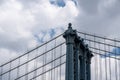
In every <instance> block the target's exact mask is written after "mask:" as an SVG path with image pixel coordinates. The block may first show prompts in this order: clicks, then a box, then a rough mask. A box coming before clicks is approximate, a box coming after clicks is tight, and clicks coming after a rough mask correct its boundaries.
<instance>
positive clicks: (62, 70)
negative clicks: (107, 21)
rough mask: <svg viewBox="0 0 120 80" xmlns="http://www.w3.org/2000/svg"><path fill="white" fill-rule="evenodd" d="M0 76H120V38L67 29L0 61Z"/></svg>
mask: <svg viewBox="0 0 120 80" xmlns="http://www.w3.org/2000/svg"><path fill="white" fill-rule="evenodd" d="M0 80H120V41H119V40H116V39H110V38H106V37H102V36H98V35H95V34H90V33H85V32H80V31H77V30H74V29H72V24H71V23H70V24H69V26H68V29H67V30H66V31H65V32H64V33H62V34H60V35H58V36H56V37H54V38H53V39H51V40H49V41H47V42H45V43H43V44H42V45H39V46H37V47H36V48H34V49H32V50H29V51H28V52H26V53H24V54H22V55H20V56H18V57H16V58H14V59H12V60H10V61H8V62H6V63H4V64H2V65H0Z"/></svg>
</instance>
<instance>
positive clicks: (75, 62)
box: [63, 23, 93, 80]
mask: <svg viewBox="0 0 120 80" xmlns="http://www.w3.org/2000/svg"><path fill="white" fill-rule="evenodd" d="M71 26H72V24H71V23H69V25H68V29H67V30H66V31H65V32H64V34H63V37H64V38H65V40H66V75H65V80H91V71H90V64H91V58H92V56H93V54H92V53H91V51H90V50H89V48H88V45H87V44H85V43H84V39H83V38H81V37H79V36H78V35H77V31H76V30H73V29H72V27H71Z"/></svg>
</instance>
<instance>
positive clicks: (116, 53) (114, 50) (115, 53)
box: [101, 48, 120, 58]
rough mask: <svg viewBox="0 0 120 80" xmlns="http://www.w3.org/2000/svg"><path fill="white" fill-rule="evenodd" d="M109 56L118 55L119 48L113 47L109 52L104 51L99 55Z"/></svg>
mask: <svg viewBox="0 0 120 80" xmlns="http://www.w3.org/2000/svg"><path fill="white" fill-rule="evenodd" d="M109 56H120V48H114V49H113V50H112V51H111V53H105V54H103V55H101V57H102V58H106V57H109Z"/></svg>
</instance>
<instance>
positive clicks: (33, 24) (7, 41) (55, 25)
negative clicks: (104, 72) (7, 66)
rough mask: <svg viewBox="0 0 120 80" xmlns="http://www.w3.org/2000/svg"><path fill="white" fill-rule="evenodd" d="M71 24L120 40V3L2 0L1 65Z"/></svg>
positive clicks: (117, 0)
mask: <svg viewBox="0 0 120 80" xmlns="http://www.w3.org/2000/svg"><path fill="white" fill-rule="evenodd" d="M69 22H71V23H72V24H73V28H74V29H77V30H79V31H84V32H89V33H96V34H100V35H103V36H107V37H110V38H119V37H120V36H119V35H120V33H119V30H120V0H0V57H1V59H2V62H3V61H5V57H6V59H8V57H10V56H11V57H14V56H16V55H18V54H21V53H23V52H25V51H27V49H28V50H29V49H31V48H33V47H35V46H36V45H38V44H41V43H43V42H45V41H46V40H49V39H51V38H52V37H54V36H55V35H58V34H60V33H62V32H64V30H66V29H67V24H68V23H69ZM16 53H17V54H16Z"/></svg>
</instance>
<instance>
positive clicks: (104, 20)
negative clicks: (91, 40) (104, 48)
mask: <svg viewBox="0 0 120 80" xmlns="http://www.w3.org/2000/svg"><path fill="white" fill-rule="evenodd" d="M78 2H79V6H80V8H79V11H83V14H82V15H81V14H80V15H79V17H77V18H76V21H74V22H75V23H74V25H75V26H77V27H76V28H77V29H79V30H80V31H85V32H91V33H96V34H101V35H105V36H108V37H109V36H111V35H114V36H115V37H119V36H118V35H120V33H119V31H118V29H120V27H119V26H120V24H119V21H120V14H119V13H120V9H119V8H120V1H119V0H96V1H94V0H92V1H91V2H90V1H88V0H79V1H78Z"/></svg>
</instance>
